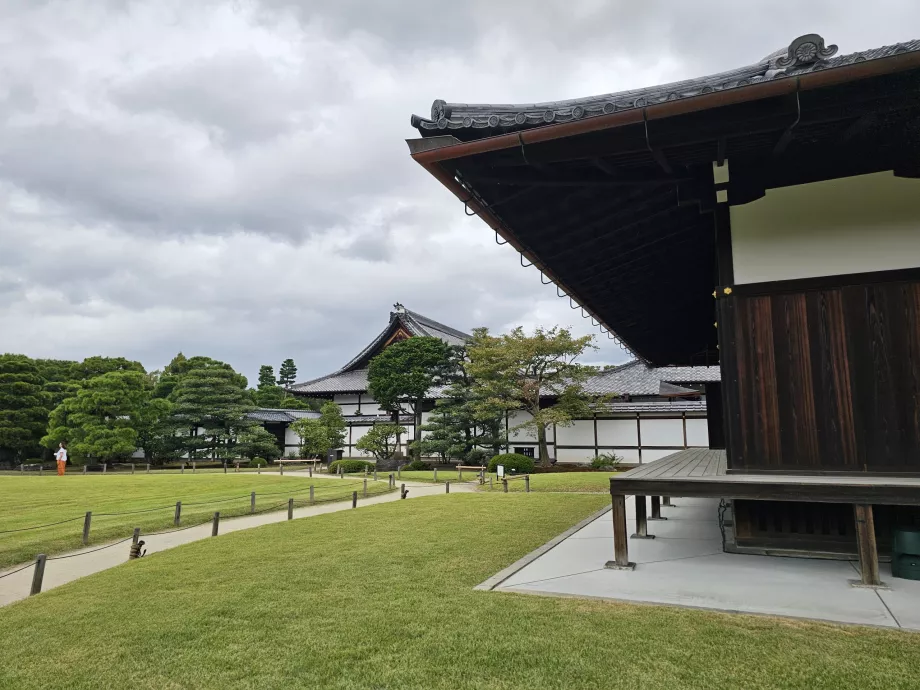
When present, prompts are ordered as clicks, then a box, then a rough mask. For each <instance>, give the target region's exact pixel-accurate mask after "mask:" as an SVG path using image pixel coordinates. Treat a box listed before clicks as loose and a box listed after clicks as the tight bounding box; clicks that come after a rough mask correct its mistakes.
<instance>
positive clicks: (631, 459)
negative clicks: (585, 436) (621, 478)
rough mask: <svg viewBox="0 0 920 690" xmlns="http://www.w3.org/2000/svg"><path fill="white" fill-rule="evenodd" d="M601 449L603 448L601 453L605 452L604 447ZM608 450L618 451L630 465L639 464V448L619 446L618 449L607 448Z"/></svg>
mask: <svg viewBox="0 0 920 690" xmlns="http://www.w3.org/2000/svg"><path fill="white" fill-rule="evenodd" d="M600 450H601V453H603V452H605V449H604V448H601V449H600ZM607 451H609V452H612V453H616V454H617V455H619V456H620V457H621V458H623V462H625V463H629V464H630V465H638V464H639V451H638V450H635V449H629V448H623V449H619V448H618V449H616V450H610V449H607Z"/></svg>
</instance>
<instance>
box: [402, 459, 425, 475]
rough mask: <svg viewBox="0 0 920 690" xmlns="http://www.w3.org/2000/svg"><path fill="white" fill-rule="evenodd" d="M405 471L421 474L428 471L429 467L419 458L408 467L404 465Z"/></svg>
mask: <svg viewBox="0 0 920 690" xmlns="http://www.w3.org/2000/svg"><path fill="white" fill-rule="evenodd" d="M403 469H404V470H409V471H410V472H421V471H423V470H427V469H428V465H427V463H425V462H423V461H422V460H419V459H418V458H416V459H415V460H413V461H412V462H410V463H409V464H408V465H403Z"/></svg>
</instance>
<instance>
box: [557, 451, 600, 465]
mask: <svg viewBox="0 0 920 690" xmlns="http://www.w3.org/2000/svg"><path fill="white" fill-rule="evenodd" d="M593 457H594V450H585V449H583V448H582V449H578V448H557V449H556V460H558V461H559V462H565V463H587V462H590V461H591V458H593Z"/></svg>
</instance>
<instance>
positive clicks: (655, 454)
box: [642, 448, 683, 465]
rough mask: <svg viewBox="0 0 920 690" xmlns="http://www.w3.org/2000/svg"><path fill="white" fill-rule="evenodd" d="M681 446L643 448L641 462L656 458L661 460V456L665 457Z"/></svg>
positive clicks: (677, 450) (678, 450) (678, 449)
mask: <svg viewBox="0 0 920 690" xmlns="http://www.w3.org/2000/svg"><path fill="white" fill-rule="evenodd" d="M681 450H683V449H682V448H675V449H674V450H643V451H642V464H643V465H644V464H645V463H647V462H655V461H656V460H661V458H666V457H667V456H669V455H673V454H674V453H678V452H680V451H681Z"/></svg>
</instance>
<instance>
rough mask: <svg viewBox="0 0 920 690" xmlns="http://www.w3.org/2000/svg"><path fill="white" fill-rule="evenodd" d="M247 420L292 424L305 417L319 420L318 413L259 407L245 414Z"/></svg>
mask: <svg viewBox="0 0 920 690" xmlns="http://www.w3.org/2000/svg"><path fill="white" fill-rule="evenodd" d="M246 416H247V417H248V418H249V419H252V420H255V421H257V422H293V421H296V420H298V419H304V418H306V417H308V418H310V419H319V417H320V414H319V412H314V411H313V410H288V409H283V410H279V409H274V408H268V407H259V408H257V409H255V410H253V411H252V412H247V413H246Z"/></svg>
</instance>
